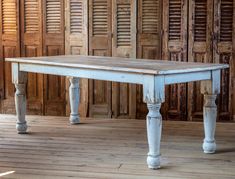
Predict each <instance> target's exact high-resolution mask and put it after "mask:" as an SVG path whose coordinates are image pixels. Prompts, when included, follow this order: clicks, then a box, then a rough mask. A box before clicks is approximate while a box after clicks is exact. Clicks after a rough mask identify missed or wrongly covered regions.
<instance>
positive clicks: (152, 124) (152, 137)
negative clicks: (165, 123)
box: [146, 103, 162, 169]
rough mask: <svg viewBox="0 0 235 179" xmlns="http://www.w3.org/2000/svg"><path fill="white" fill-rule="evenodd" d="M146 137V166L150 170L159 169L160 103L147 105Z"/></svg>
mask: <svg viewBox="0 0 235 179" xmlns="http://www.w3.org/2000/svg"><path fill="white" fill-rule="evenodd" d="M147 106H148V110H149V113H148V115H147V119H146V120H147V121H146V122H147V135H148V144H149V153H148V157H147V164H148V167H149V168H150V169H158V168H160V142H161V133H162V116H161V114H160V108H161V103H155V104H151V103H148V104H147Z"/></svg>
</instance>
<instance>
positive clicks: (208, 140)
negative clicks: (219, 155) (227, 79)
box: [202, 94, 217, 153]
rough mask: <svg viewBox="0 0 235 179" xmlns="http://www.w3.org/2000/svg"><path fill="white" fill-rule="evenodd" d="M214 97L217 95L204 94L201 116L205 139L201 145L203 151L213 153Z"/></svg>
mask: <svg viewBox="0 0 235 179" xmlns="http://www.w3.org/2000/svg"><path fill="white" fill-rule="evenodd" d="M216 97H217V95H207V94H205V95H204V107H203V118H204V131H205V139H204V142H203V146H202V147H203V150H204V153H214V152H215V150H216V143H215V138H214V136H215V127H216V117H217V106H216V104H215V100H216Z"/></svg>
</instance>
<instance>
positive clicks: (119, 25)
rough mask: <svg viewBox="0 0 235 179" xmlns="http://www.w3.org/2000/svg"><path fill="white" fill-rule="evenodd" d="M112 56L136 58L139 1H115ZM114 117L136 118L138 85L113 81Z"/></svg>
mask: <svg viewBox="0 0 235 179" xmlns="http://www.w3.org/2000/svg"><path fill="white" fill-rule="evenodd" d="M112 17H113V45H112V56H118V57H127V58H129V57H131V58H136V28H137V27H136V17H137V1H136V0H133V1H130V0H125V1H124V0H114V1H113V15H112ZM112 90H113V92H112V109H113V112H114V117H122V118H123V117H128V118H136V85H130V84H127V83H113V85H112Z"/></svg>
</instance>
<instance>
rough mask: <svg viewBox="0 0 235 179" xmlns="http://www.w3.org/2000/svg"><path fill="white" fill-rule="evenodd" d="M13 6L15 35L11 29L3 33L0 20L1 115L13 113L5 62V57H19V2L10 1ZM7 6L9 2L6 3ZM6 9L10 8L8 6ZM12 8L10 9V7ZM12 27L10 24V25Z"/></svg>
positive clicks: (7, 67)
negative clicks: (0, 61) (2, 97)
mask: <svg viewBox="0 0 235 179" xmlns="http://www.w3.org/2000/svg"><path fill="white" fill-rule="evenodd" d="M3 1H4V0H0V3H1V4H0V9H1V15H3V13H4V12H3V9H2V8H3V7H2V3H4V2H3ZM12 1H14V2H13V3H14V4H15V11H14V13H15V33H12V32H10V31H11V30H12V29H11V28H10V31H8V30H9V28H8V29H6V32H8V33H4V25H3V20H4V17H2V18H1V20H0V22H1V30H2V31H1V32H0V33H1V39H0V40H2V42H1V46H0V48H1V50H0V52H1V54H0V58H2V59H3V61H2V63H3V68H4V70H3V73H4V74H3V77H4V80H3V81H4V84H3V86H4V100H2V101H1V105H0V106H1V112H2V113H15V103H14V90H15V88H14V85H13V84H12V80H11V64H10V63H9V62H5V61H4V58H5V57H20V30H19V0H12ZM7 3H8V4H9V3H11V2H9V1H8V2H7ZM8 7H10V6H9V5H8ZM11 8H12V7H11ZM10 26H12V24H11V25H10Z"/></svg>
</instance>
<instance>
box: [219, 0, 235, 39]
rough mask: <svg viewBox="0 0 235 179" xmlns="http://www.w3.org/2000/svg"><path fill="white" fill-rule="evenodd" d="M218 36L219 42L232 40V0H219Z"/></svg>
mask: <svg viewBox="0 0 235 179" xmlns="http://www.w3.org/2000/svg"><path fill="white" fill-rule="evenodd" d="M220 11H221V12H220V14H221V16H220V36H219V40H220V41H221V42H232V31H233V21H234V20H233V0H221V9H220Z"/></svg>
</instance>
